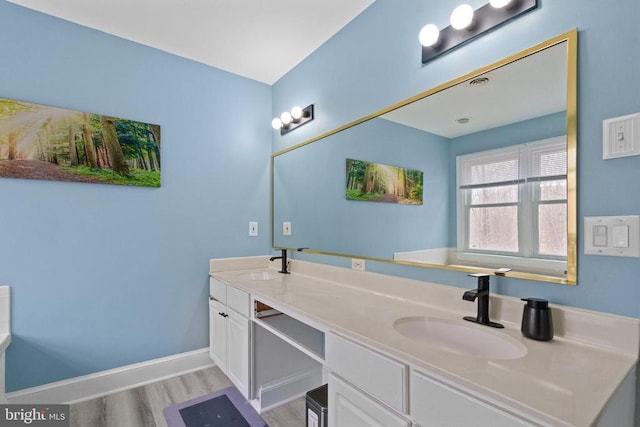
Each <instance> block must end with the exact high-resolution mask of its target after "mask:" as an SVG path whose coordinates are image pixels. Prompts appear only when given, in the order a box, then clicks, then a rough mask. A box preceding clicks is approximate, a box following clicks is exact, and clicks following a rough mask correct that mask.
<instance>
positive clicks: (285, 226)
mask: <svg viewBox="0 0 640 427" xmlns="http://www.w3.org/2000/svg"><path fill="white" fill-rule="evenodd" d="M282 235H283V236H291V223H290V222H289V221H285V222H283V223H282Z"/></svg>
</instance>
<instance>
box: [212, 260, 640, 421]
mask: <svg viewBox="0 0 640 427" xmlns="http://www.w3.org/2000/svg"><path fill="white" fill-rule="evenodd" d="M251 266H252V267H253V265H251ZM298 266H299V267H300V268H297V267H298ZM323 269H328V270H332V269H333V270H335V269H336V267H329V266H323V267H312V268H306V267H305V266H304V262H298V263H297V265H294V267H293V270H294V273H293V274H289V275H284V274H278V273H277V272H276V270H275V269H268V268H267V269H265V268H259V269H248V270H244V269H239V270H231V271H214V269H213V268H212V269H211V276H212V277H214V278H216V279H218V280H221V281H223V282H226V283H228V284H230V285H233V286H235V287H237V288H239V289H242V290H244V291H246V292H248V293H250V294H252V295H254V296H255V297H257V298H264V299H265V302H267V303H268V302H272V303H274V304H277V305H278V306H279V307H278V308H279V309H280V310H282V311H290V312H292V313H297V314H298V315H300V316H302V317H306V318H308V319H310V320H312V321H314V322H316V323H318V324H322V325H325V326H326V327H327V329H329V330H333V331H335V332H338V333H340V334H342V335H345V336H350V337H352V338H354V339H356V340H359V341H361V342H363V343H365V344H368V345H370V346H372V347H374V348H378V349H380V350H381V351H384V352H385V353H387V354H390V355H392V356H395V357H397V358H399V359H402V360H404V361H406V362H408V363H409V364H411V366H412V368H413V369H419V370H424V371H426V372H428V373H429V372H430V373H434V374H437V375H439V376H441V377H444V378H447V379H449V380H451V381H453V382H455V383H456V384H459V385H461V386H463V387H465V388H467V389H469V390H471V391H472V392H474V394H476V395H477V396H484V397H486V398H488V399H489V401H491V400H493V401H498V402H501V403H504V404H506V405H509V406H511V407H512V408H514V409H516V410H518V411H522V412H523V413H525V414H527V415H530V416H533V417H535V418H538V419H540V420H544V421H545V422H548V423H549V424H551V425H567V426H588V425H591V424H593V423H594V422H596V421H597V418H598V416H599V415H600V413H601V411H602V410H603V408H604V407H605V405H606V404H607V402H608V400H609V399H610V397H611V396H612V395H613V393H614V392H615V391H616V389H617V388H618V386H619V385H620V384H621V383H622V381H623V380H624V379H625V377H626V376H627V375H628V374H629V373H630V371H631V370H632V369H633V367H634V366H635V364H636V363H637V354H638V352H637V349H636V351H635V353H634V352H633V349H631V351H628V350H629V349H628V348H626V349H616V348H613V347H612V345H611V342H607V343H604V345H602V346H598V345H594V343H593V342H589V343H584V342H580V341H576V340H572V339H569V338H566V337H563V336H558V335H556V337H555V338H554V339H553V340H552V341H548V342H539V341H534V340H530V339H527V338H525V337H523V336H522V334H521V333H520V330H519V326H520V325H519V323H518V322H515V321H514V319H512V318H511V319H510V318H509V315H508V314H509V307H508V306H509V305H510V304H515V301H509V300H517V299H516V298H511V297H503V296H499V297H494V296H492V303H495V305H497V306H498V307H500V309H501V311H504V314H505V316H504V317H501V316H500V314H501V313H500V312H498V313H495V310H492V320H496V321H500V322H502V323H504V325H505V328H504V329H500V330H496V329H493V328H491V329H489V328H487V327H486V326H481V325H475V324H472V323H467V322H464V324H465V325H468V326H469V327H476V328H482V330H484V331H487V330H488V332H490V333H494V334H506V335H508V336H510V337H511V338H513V339H514V340H517V341H518V342H520V343H521V344H522V345H524V346H525V347H526V349H527V354H526V355H525V356H523V357H521V358H518V359H512V360H487V359H482V358H477V357H471V356H466V355H461V354H455V353H451V352H448V351H444V350H441V349H439V348H436V347H434V346H432V345H427V344H425V343H424V342H419V341H417V340H413V339H410V338H406V337H405V336H403V335H401V334H400V333H399V332H398V331H397V330H396V329H395V328H394V326H393V325H394V322H395V321H396V320H398V319H400V318H404V317H409V316H426V317H436V318H442V319H450V320H454V321H455V320H460V322H463V321H462V320H461V318H462V316H463V315H469V314H475V304H470V303H468V302H460V301H459V300H461V296H462V293H463V292H464V290H465V289H461V288H455V287H449V286H442V285H436V284H430V283H426V282H419V283H420V286H421V290H420V295H419V297H418V295H417V294H416V293H415V292H414V293H412V292H398V291H397V290H395V289H392V288H391V287H390V288H389V293H384V292H380V289H379V288H378V287H377V286H376V285H375V283H374V282H376V281H379V280H380V279H381V278H380V277H379V276H383V275H377V274H373V273H361V272H358V273H359V275H358V276H355V275H353V273H352V272H351V271H349V272H348V273H346V272H345V273H344V274H342V273H341V274H339V275H338V276H336V275H335V274H322V271H317V270H323ZM342 270H343V269H342ZM265 271H269V272H271V273H269V277H272V279H268V280H255V277H256V276H255V275H252V274H253V273H258V275H260V274H262V273H263V272H265ZM297 271H301V273H297ZM316 273H320V274H316ZM330 273H331V271H330ZM333 273H335V271H333ZM341 275H346V276H345V277H346V280H342V278H341V277H340V276H341ZM367 275H369V277H367ZM347 276H348V277H347ZM373 276H377V277H373ZM252 277H253V278H252ZM327 277H330V278H331V279H338V280H339V281H336V280H328V279H327ZM353 277H356V280H350V279H351V278H353ZM384 277H389V276H383V278H384ZM367 279H370V280H371V282H372V283H374V284H373V285H371V286H368V285H367V283H366V282H367ZM389 280H391V279H389ZM397 280H401V281H403V280H404V281H408V282H417V281H413V280H410V279H398V278H393V281H397ZM412 285H413V284H412ZM403 293H404V294H405V295H404V296H403V295H401V294H403ZM431 295H433V298H431ZM447 295H448V296H450V299H451V304H448V303H442V301H447V300H448V299H447ZM505 300H506V302H505ZM518 302H519V301H518ZM517 307H520V309H521V307H522V304H521V303H518V304H517ZM568 309H569V310H570V311H571V310H572V309H570V308H568ZM573 310H575V309H573ZM520 313H521V311H520ZM556 315H559V316H557V317H563V313H562V312H561V309H559V308H555V310H554V316H556ZM582 315H583V316H588V313H587V314H584V313H582ZM593 315H594V316H598V317H597V319H596V320H597V321H598V322H599V323H602V322H611V325H600V326H601V328H602V329H603V330H609V331H616V329H620V328H624V329H625V330H624V331H622V332H624V333H630V334H631V335H632V334H634V333H635V334H636V336H637V334H638V330H639V328H640V326H639V325H640V321H638V320H637V319H628V318H621V317H618V316H608V315H603V314H601V313H595V312H594V314H593ZM512 317H513V316H512ZM587 323H588V322H587ZM566 329H568V330H570V329H571V328H570V327H567V328H566ZM627 329H628V330H627ZM623 335H624V334H623ZM621 339H624V337H622V338H621ZM613 342H616V340H613Z"/></svg>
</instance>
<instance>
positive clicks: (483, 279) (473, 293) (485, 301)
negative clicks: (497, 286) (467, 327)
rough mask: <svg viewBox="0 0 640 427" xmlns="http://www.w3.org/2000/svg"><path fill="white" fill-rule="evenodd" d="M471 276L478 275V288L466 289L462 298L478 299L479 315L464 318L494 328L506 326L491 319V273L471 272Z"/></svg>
mask: <svg viewBox="0 0 640 427" xmlns="http://www.w3.org/2000/svg"><path fill="white" fill-rule="evenodd" d="M469 277H476V278H477V279H478V288H477V289H472V290H470V291H466V292H465V293H464V295H462V299H463V300H465V301H471V302H473V301H475V300H476V299H477V300H478V315H477V316H476V317H473V316H464V320H468V321H469V322H474V323H479V324H481V325H485V326H491V327H493V328H504V326H503V325H501V324H500V323H496V322H492V321H490V320H489V277H490V276H489V275H488V274H483V273H476V274H469Z"/></svg>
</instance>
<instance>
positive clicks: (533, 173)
mask: <svg viewBox="0 0 640 427" xmlns="http://www.w3.org/2000/svg"><path fill="white" fill-rule="evenodd" d="M457 169H458V170H457V172H458V252H461V251H462V252H471V253H480V254H482V253H486V254H498V255H509V256H518V257H526V258H543V259H544V258H546V259H566V250H567V247H566V224H567V220H566V218H567V213H566V212H567V184H566V182H567V181H566V178H567V153H566V138H565V137H559V138H551V139H547V140H542V141H536V142H532V143H527V144H521V145H516V146H510V147H507V148H502V149H498V150H490V151H484V152H480V153H473V154H468V155H463V156H458V158H457Z"/></svg>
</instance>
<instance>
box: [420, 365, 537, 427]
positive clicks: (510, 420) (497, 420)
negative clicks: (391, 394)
mask: <svg viewBox="0 0 640 427" xmlns="http://www.w3.org/2000/svg"><path fill="white" fill-rule="evenodd" d="M410 382H411V392H410V396H411V418H412V419H413V421H414V423H415V424H414V425H415V426H416V427H418V426H419V427H431V426H447V427H467V426H477V427H515V426H533V425H534V424H530V423H528V422H526V421H524V420H523V419H521V418H518V417H516V416H514V415H511V414H509V413H507V412H505V411H503V410H502V409H500V408H499V407H497V406H493V405H490V404H488V403H485V402H482V401H480V400H478V399H475V398H474V397H472V396H471V395H469V394H467V393H465V392H463V391H461V390H457V389H454V388H453V387H451V386H449V385H447V384H445V383H443V382H441V381H439V380H437V379H435V378H432V377H431V376H429V375H427V374H423V373H421V372H418V371H413V372H412V373H411V381H410Z"/></svg>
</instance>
